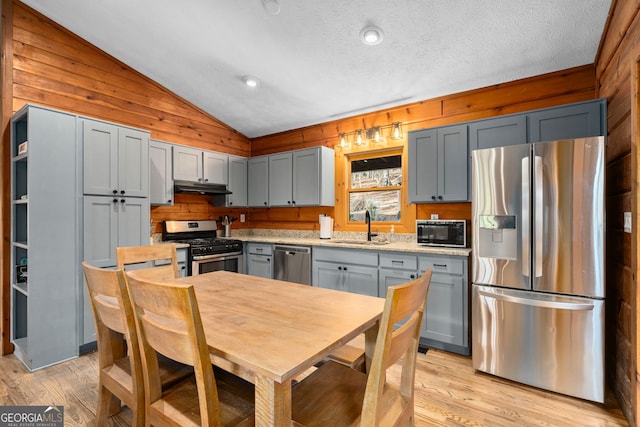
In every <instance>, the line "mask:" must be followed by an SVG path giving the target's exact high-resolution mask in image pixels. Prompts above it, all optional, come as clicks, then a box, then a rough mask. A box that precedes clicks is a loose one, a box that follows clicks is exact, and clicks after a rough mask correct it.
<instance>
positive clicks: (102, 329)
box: [82, 262, 193, 426]
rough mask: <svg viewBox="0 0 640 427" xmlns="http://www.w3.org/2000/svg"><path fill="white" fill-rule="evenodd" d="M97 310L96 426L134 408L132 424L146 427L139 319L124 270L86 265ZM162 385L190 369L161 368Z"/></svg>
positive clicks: (168, 365)
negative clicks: (125, 408)
mask: <svg viewBox="0 0 640 427" xmlns="http://www.w3.org/2000/svg"><path fill="white" fill-rule="evenodd" d="M82 270H83V272H84V277H85V282H86V283H87V289H88V291H89V300H90V302H91V308H92V311H93V317H94V321H95V327H96V337H97V344H98V364H99V391H98V408H97V411H96V425H97V426H104V425H105V424H106V421H107V418H108V417H109V416H111V415H114V414H116V413H118V412H119V411H120V407H121V403H124V404H125V405H127V406H128V407H129V409H131V412H132V425H133V426H143V425H144V386H143V381H142V359H141V353H140V346H139V342H138V336H137V334H136V326H135V317H134V313H133V307H132V306H131V300H130V298H129V293H128V290H127V286H126V283H125V277H124V274H123V272H122V270H110V269H104V268H96V267H94V266H92V265H90V264H89V263H87V262H83V263H82ZM159 370H160V375H161V383H162V384H163V385H164V386H168V385H170V384H173V383H175V382H177V381H180V380H181V379H183V378H185V377H187V376H189V375H192V374H193V370H192V369H191V368H190V367H187V366H185V365H181V364H178V363H175V362H172V361H166V363H162V364H161V365H160V368H159Z"/></svg>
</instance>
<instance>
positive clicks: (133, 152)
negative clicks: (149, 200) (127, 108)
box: [82, 119, 149, 197]
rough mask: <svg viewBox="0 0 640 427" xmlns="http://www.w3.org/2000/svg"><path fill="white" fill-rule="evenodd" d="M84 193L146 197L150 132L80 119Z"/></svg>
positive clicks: (147, 191)
mask: <svg viewBox="0 0 640 427" xmlns="http://www.w3.org/2000/svg"><path fill="white" fill-rule="evenodd" d="M82 137H83V144H82V147H83V165H84V172H83V177H84V180H83V183H84V184H83V185H84V187H83V188H84V194H94V195H104V196H112V195H114V194H117V195H118V196H130V197H148V195H149V133H148V132H144V131H141V130H137V129H132V128H127V127H124V126H118V125H115V124H111V123H105V122H101V121H97V120H91V119H82Z"/></svg>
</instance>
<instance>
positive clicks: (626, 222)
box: [624, 212, 633, 233]
mask: <svg viewBox="0 0 640 427" xmlns="http://www.w3.org/2000/svg"><path fill="white" fill-rule="evenodd" d="M632 222H633V221H632V219H631V212H625V213H624V232H625V233H631V230H632V229H633V227H632V225H631V224H632Z"/></svg>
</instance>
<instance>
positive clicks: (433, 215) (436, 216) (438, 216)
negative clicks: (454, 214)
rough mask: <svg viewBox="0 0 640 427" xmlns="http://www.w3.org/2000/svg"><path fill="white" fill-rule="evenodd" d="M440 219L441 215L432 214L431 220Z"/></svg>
mask: <svg viewBox="0 0 640 427" xmlns="http://www.w3.org/2000/svg"><path fill="white" fill-rule="evenodd" d="M438 218H440V215H438V214H431V219H438Z"/></svg>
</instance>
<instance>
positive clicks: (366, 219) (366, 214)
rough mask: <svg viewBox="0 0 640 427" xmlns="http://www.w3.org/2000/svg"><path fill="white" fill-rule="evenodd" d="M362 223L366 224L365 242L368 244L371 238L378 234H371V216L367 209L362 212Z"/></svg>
mask: <svg viewBox="0 0 640 427" xmlns="http://www.w3.org/2000/svg"><path fill="white" fill-rule="evenodd" d="M364 222H365V224H367V242H370V241H371V238H372V237H375V236H377V235H378V233H372V232H371V214H369V210H368V209H367V210H366V211H365V212H364Z"/></svg>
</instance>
